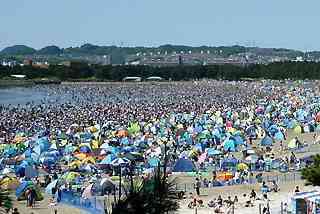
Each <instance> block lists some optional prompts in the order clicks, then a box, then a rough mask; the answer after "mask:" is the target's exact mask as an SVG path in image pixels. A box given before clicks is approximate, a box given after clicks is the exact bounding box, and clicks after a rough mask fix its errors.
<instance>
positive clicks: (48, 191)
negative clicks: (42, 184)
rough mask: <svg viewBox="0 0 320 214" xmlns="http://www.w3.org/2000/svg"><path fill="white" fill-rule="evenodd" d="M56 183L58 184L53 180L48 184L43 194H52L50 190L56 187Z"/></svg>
mask: <svg viewBox="0 0 320 214" xmlns="http://www.w3.org/2000/svg"><path fill="white" fill-rule="evenodd" d="M57 183H58V180H54V181H52V182H51V183H50V184H48V186H47V187H46V189H45V192H46V193H47V194H50V195H51V194H52V188H54V187H56V186H57Z"/></svg>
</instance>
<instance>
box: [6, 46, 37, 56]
mask: <svg viewBox="0 0 320 214" xmlns="http://www.w3.org/2000/svg"><path fill="white" fill-rule="evenodd" d="M36 52H37V51H36V50H35V49H33V48H30V47H28V46H25V45H14V46H11V47H7V48H5V49H3V50H2V51H1V52H0V53H1V54H5V55H31V54H35V53H36Z"/></svg>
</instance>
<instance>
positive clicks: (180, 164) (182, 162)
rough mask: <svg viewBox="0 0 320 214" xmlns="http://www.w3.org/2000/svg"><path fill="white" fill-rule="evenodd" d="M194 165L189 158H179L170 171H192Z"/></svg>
mask: <svg viewBox="0 0 320 214" xmlns="http://www.w3.org/2000/svg"><path fill="white" fill-rule="evenodd" d="M194 171H196V167H195V165H194V163H193V162H192V161H191V160H189V159H184V158H180V159H179V160H177V162H176V163H175V165H174V167H173V169H172V172H194Z"/></svg>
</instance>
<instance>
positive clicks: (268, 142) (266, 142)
mask: <svg viewBox="0 0 320 214" xmlns="http://www.w3.org/2000/svg"><path fill="white" fill-rule="evenodd" d="M272 144H273V140H272V138H271V137H269V136H267V135H266V136H265V137H264V138H263V139H262V140H261V141H260V145H261V146H272Z"/></svg>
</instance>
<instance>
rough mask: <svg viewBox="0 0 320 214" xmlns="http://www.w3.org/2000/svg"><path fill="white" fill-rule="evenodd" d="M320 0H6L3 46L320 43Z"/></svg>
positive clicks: (1, 18) (311, 46) (0, 11)
mask: <svg viewBox="0 0 320 214" xmlns="http://www.w3.org/2000/svg"><path fill="white" fill-rule="evenodd" d="M319 8H320V1H319V0H307V1H302V0H197V1H196V0H2V1H1V5H0V26H1V27H0V49H2V48H4V47H6V46H10V45H15V44H25V45H29V46H32V47H35V48H41V47H44V46H47V45H52V44H55V45H58V46H60V47H70V46H78V45H81V44H84V43H93V44H98V45H124V46H158V45H161V44H181V45H194V46H198V45H210V46H219V45H234V44H239V45H255V46H261V47H285V48H294V49H300V50H320V39H319V38H320V28H319V24H320V13H319V12H318V10H319Z"/></svg>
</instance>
